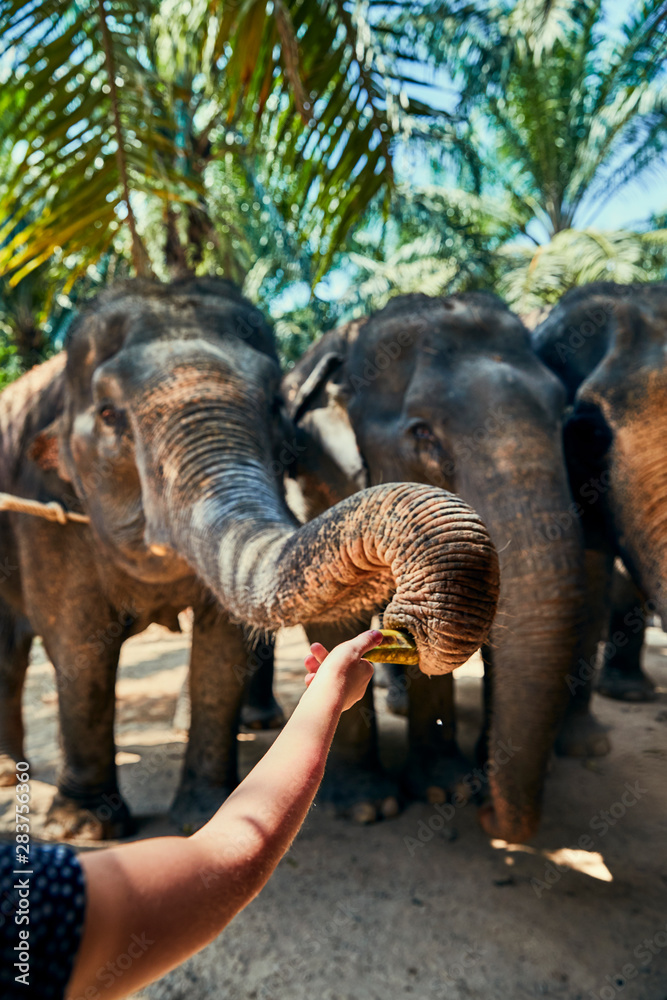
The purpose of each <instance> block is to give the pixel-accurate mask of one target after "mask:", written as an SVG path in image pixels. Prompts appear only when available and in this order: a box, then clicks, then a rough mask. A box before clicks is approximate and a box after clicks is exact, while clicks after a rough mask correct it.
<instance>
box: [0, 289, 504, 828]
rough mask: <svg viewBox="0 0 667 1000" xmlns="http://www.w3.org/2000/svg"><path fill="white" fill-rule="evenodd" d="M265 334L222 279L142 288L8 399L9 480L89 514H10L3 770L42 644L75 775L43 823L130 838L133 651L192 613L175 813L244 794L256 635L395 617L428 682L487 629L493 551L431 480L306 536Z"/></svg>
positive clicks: (98, 305) (5, 559)
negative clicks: (123, 668) (132, 640)
mask: <svg viewBox="0 0 667 1000" xmlns="http://www.w3.org/2000/svg"><path fill="white" fill-rule="evenodd" d="M279 383H280V370H279V367H278V364H277V360H276V355H275V349H274V344H273V339H272V333H271V331H270V329H269V328H268V326H267V325H266V323H265V321H264V319H263V318H262V316H261V314H260V313H259V312H258V311H257V310H256V309H254V308H253V307H252V306H251V305H250V303H248V302H247V301H246V300H245V299H244V298H243V297H242V296H241V295H240V293H239V292H238V291H237V290H236V289H235V288H234V287H233V286H231V285H230V284H228V283H226V282H223V281H219V280H214V279H191V280H187V281H182V282H175V283H173V284H171V285H159V284H154V283H147V282H130V283H128V284H126V285H121V286H118V287H116V288H114V289H111V290H109V291H107V292H105V293H103V294H102V295H100V296H98V298H97V299H95V300H94V301H93V302H92V304H91V305H90V306H89V307H88V308H87V309H86V310H85V311H84V312H83V314H82V315H81V316H80V318H79V319H78V321H77V323H76V325H75V327H74V329H73V331H72V334H71V337H70V339H69V343H68V347H67V351H66V352H64V353H62V354H59V355H58V356H56V357H54V358H53V359H51V360H50V361H48V362H46V363H45V364H43V365H41V366H40V367H37V368H34V369H33V370H32V371H31V372H29V373H28V374H27V375H25V376H24V377H23V378H21V379H20V380H19V381H18V382H16V383H15V384H13V385H12V386H10V387H9V388H8V389H6V390H5V391H4V392H3V393H2V396H1V397H0V435H1V436H0V490H2V491H5V492H9V493H12V494H15V495H18V496H21V497H26V498H33V499H36V500H40V501H52V500H55V501H58V502H60V503H61V504H62V505H63V506H64V507H65V508H67V509H69V510H75V511H80V512H84V513H85V514H86V515H88V516H89V518H90V524H89V525H87V524H75V523H71V522H70V523H68V524H67V525H64V526H63V525H60V524H57V523H50V522H48V521H44V520H40V519H37V518H33V517H30V516H28V515H26V514H19V513H11V514H2V515H0V543H1V549H0V566H2V567H3V569H2V573H1V574H0V750H1V751H2V755H1V756H0V765H1V767H2V780H3V781H4V782H5V783H11V781H12V780H13V776H14V762H15V761H16V760H21V759H22V758H23V754H24V750H23V724H22V719H21V690H22V685H23V680H24V675H25V671H26V667H27V662H28V653H29V649H30V643H31V640H32V637H33V635H35V634H39V635H41V636H42V637H43V639H44V644H45V647H46V649H47V651H48V654H49V656H50V658H51V659H52V661H53V663H54V665H55V669H56V676H57V685H58V698H59V712H60V727H61V737H62V750H63V763H62V767H61V769H60V773H59V777H58V796H57V799H56V801H55V802H54V805H53V807H52V810H51V822H52V832H53V833H54V834H55V835H57V836H69V835H73V834H75V833H78V834H79V835H81V834H83V835H87V836H89V837H91V838H101V837H105V836H109V835H114V836H117V835H119V834H123V833H125V832H127V830H128V829H129V828H130V817H129V813H128V810H127V808H126V806H125V803H124V802H123V800H122V798H121V796H120V794H119V791H118V785H117V777H116V768H115V748H114V736H113V723H114V683H115V675H116V668H117V662H118V654H119V650H120V647H121V645H122V643H123V641H124V640H125V639H126V638H127V637H128V636H130V635H132V634H134V633H136V632H139V631H141V630H142V629H144V628H145V627H146V626H147V625H148V624H149V623H150V622H151V621H160V622H165V623H167V624H174V623H175V621H176V614H177V613H178V611H179V610H181V609H183V608H185V607H188V606H191V607H193V609H194V629H193V640H192V652H191V661H190V686H191V698H192V722H191V729H190V738H189V743H188V746H187V751H186V755H185V762H184V766H183V772H182V777H181V783H180V787H179V790H178V794H177V798H176V802H175V807H174V809H175V814H176V816H177V817H179V818H181V819H182V818H183V817H185V816H191V815H192V813H193V811H194V812H195V813H197V814H200V813H203V814H206V813H207V812H209V811H210V810H211V809H212V808H213V807H214V806H215V805H217V804H218V803H219V802H220V801H221V800H222V799H223V798H224V796H225V795H226V794H227V793H228V792H229V790H230V789H231V788H233V787H234V785H235V783H236V781H237V773H236V739H235V736H236V723H237V718H238V712H239V705H240V699H241V694H242V683H241V681H240V679H239V678H240V675H242V672H243V670H242V667H243V664H244V663H245V657H246V651H245V649H244V644H243V631H242V628H241V624H240V623H245V624H247V625H248V626H251V627H254V628H255V629H256V630H267V631H271V630H274V629H276V628H278V627H279V626H282V625H287V624H295V623H298V622H302V621H308V620H311V619H319V620H323V621H327V620H331V619H332V618H335V619H339V618H340V617H349V618H350V620H354V619H355V618H362V617H367V615H368V612H369V611H371V610H373V609H376V608H381V607H382V606H383V605H385V604H388V606H387V607H386V608H385V612H384V614H385V619H386V621H387V622H390V623H392V624H393V625H395V626H396V627H400V628H405V629H407V630H408V631H409V632H411V633H412V635H413V636H414V639H415V641H416V644H417V647H418V650H419V654H420V666H421V669H422V670H423V671H424V672H425V674H439V673H441V672H446V671H449V670H452V669H454V668H455V667H456V666H457V665H458V664H459V663H461V662H462V661H463V660H464V659H465V658H466V656H467V655H468V654H469V653H470V652H471V651H472V650H474V649H475V647H476V646H478V645H479V643H480V641H482V639H483V638H484V636H485V634H486V633H487V631H488V629H489V626H490V623H491V620H492V617H493V613H494V610H495V603H496V596H497V586H498V581H497V559H496V555H495V551H494V549H493V545H492V543H491V542H490V539H489V536H488V533H487V531H486V529H485V527H484V526H483V524H482V522H481V521H480V519H479V517H478V516H477V515H476V514H475V513H474V512H473V511H472V510H471V509H470V508H469V507H468V506H467V505H466V504H465V503H463V502H462V501H460V500H459V499H458V498H456V497H454V496H452V495H451V494H449V493H446V492H444V491H442V490H439V489H433V488H430V487H424V486H422V487H419V486H416V487H414V486H406V485H404V484H400V483H399V484H388V485H384V486H382V487H379V488H376V489H372V490H366V491H364V492H363V493H360V494H358V495H357V496H354V497H351V498H349V499H348V500H346V501H344V502H343V503H342V504H339V505H338V506H337V507H335V508H334V509H332V510H330V511H328V512H326V513H325V514H324V515H323V516H322V517H321V518H318V519H317V520H316V521H314V522H312V523H311V524H308V525H306V526H305V527H299V526H298V525H297V524H296V522H295V520H294V518H293V517H292V516H291V515H290V513H289V512H288V509H287V507H286V505H285V502H284V497H283V493H282V485H281V484H282V474H283V471H284V463H285V458H284V455H285V454H287V453H288V448H287V445H288V444H289V443H290V442H291V441H292V440H293V438H292V433H293V432H292V429H291V428H290V425H289V423H288V421H287V420H286V417H285V414H284V412H283V408H282V406H281V398H280V393H279Z"/></svg>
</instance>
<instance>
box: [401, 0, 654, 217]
mask: <svg viewBox="0 0 667 1000" xmlns="http://www.w3.org/2000/svg"><path fill="white" fill-rule="evenodd" d="M627 14H628V0H607V2H606V4H605V20H606V22H607V25H608V28H609V30H610V32H614V30H615V29H616V28H618V27H620V25H621V24H622V23H623V22H624V21H625V19H626V17H627ZM409 70H410V73H411V74H412V75H415V76H417V75H419V74H420V72H421V74H422V76H423V79H424V81H425V84H426V85H425V86H424V88H423V89H422V88H421V87H419V86H415V85H414V84H413V85H411V86H410V87H409V91H410V94H411V95H412V96H414V97H415V98H417V99H419V98H422V99H424V100H426V101H427V102H428V103H430V104H432V105H434V106H436V107H440V108H442V109H443V110H445V111H453V110H454V108H455V106H456V91H455V89H454V88H453V87H452V85H451V80H450V78H449V76H448V75H447V74H446V73H445V72H444V71H436V72H434V71H433V69H431V68H430V67H427V66H425V65H424V66H423V67H421V71H420V69H419V68H416V67H415V66H414V64H411V65H410V67H409ZM434 85H435V86H434ZM410 160H411V171H412V172H411V176H412V178H413V180H416V181H417V182H418V183H419V182H420V181H422V180H424V181H425V180H426V174H427V172H426V171H425V173H424V177H423V178H421V177H415V174H414V161H413V158H410ZM418 172H419V171H418ZM663 212H667V162H666V163H665V164H664V165H663V167H662V168H658V169H653V170H651V171H649V172H647V173H645V174H644V175H643V176H641V177H640V178H638V179H637V180H636V181H634V182H632V183H629V184H627V185H626V186H625V187H624V188H623V190H622V192H620V193H619V194H617V195H615V196H614V197H613V198H610V200H609V202H607V203H606V204H604V205H603V206H602V207H599V206H598V209H597V211H596V212H595V213H594V214H589V215H587V214H586V211H585V207H584V210H583V212H582V214H581V217H580V218H578V219H577V222H578V224H579V225H594V226H595V227H596V228H598V229H625V228H628V229H629V228H633V227H635V226H640V225H641V224H642V223H644V222H645V221H646V220H647V219H648V218H649V217H650V216H651V215H652V214H661V213H663Z"/></svg>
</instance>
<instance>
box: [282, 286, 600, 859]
mask: <svg viewBox="0 0 667 1000" xmlns="http://www.w3.org/2000/svg"><path fill="white" fill-rule="evenodd" d="M284 391H285V395H286V399H287V401H288V404H289V406H290V412H291V415H292V416H293V419H294V420H295V422H296V423H297V426H298V428H299V433H300V435H301V437H300V439H299V440H300V441H301V443H302V447H303V448H304V449H305V448H306V446H307V451H303V452H300V453H299V456H298V461H297V467H296V478H297V484H298V487H299V489H298V495H297V498H296V500H295V503H297V504H299V503H300V504H301V508H302V516H303V517H304V518H308V517H313V516H315V515H317V514H319V513H320V512H321V511H322V510H324V509H326V508H327V507H328V506H330V505H331V504H332V503H334V502H336V501H338V500H339V499H340V498H341V497H343V496H346V495H350V494H354V493H355V491H356V490H359V489H361V488H363V487H366V486H368V485H371V484H380V483H384V482H388V481H389V482H390V481H395V480H403V481H411V482H421V483H432V484H434V485H438V486H443V487H446V488H447V489H450V490H454V491H455V492H456V493H458V494H459V495H460V496H462V497H463V498H464V499H465V500H467V501H468V503H471V504H472V505H474V507H475V508H476V509H477V510H479V511H480V513H481V514H482V517H483V518H484V521H485V523H486V524H487V526H488V528H489V531H490V533H491V537H492V538H493V540H494V542H495V545H496V548H497V550H498V553H499V560H500V570H501V590H500V602H499V606H498V615H497V617H496V622H495V624H494V626H493V629H492V633H491V638H490V642H489V644H488V646H487V647H486V648H485V650H484V657H485V663H486V668H487V672H486V688H487V692H488V689H489V685H492V688H493V694H492V699H491V701H490V702H489V700H488V699H487V720H486V723H485V731H484V732H483V734H482V737H481V739H480V744H479V755H480V757H481V758H483V759H486V760H487V761H488V762H490V764H491V770H490V771H489V775H490V780H489V784H490V792H491V805H488V804H487V805H485V806H483V808H482V812H481V819H482V823H483V825H484V827H485V829H486V830H487V832H488V833H489V834H490V835H492V836H500V837H504V838H505V839H507V840H511V841H523V840H526V839H527V838H528V837H530V836H531V835H532V834H533V833H534V832H535V830H536V828H537V825H538V822H539V815H540V800H541V795H542V788H543V782H544V775H545V769H546V766H547V761H548V758H549V755H550V753H551V750H552V747H553V742H554V737H555V735H556V731H557V729H558V726H559V724H560V721H561V718H562V715H563V712H564V709H565V705H566V702H567V687H566V683H565V676H566V674H567V671H568V669H569V667H570V664H571V661H572V658H573V656H574V655H575V653H576V650H577V648H578V646H577V644H578V641H579V637H580V633H581V627H582V623H583V608H582V596H583V545H582V538H581V534H580V531H579V525H578V524H577V523H576V522H575V521H571V522H570V524H569V526H568V527H567V529H566V530H563V531H561V532H559V538H558V541H557V542H555V543H552V542H551V541H550V538H549V528H550V526H551V525H552V524H553V523H557V524H558V523H560V521H561V518H562V517H563V516H564V515H565V514H566V513H567V511H568V510H569V507H570V504H571V496H570V492H569V488H568V481H567V473H566V469H565V463H564V459H563V452H562V444H561V418H562V414H563V409H564V393H563V389H562V386H561V385H560V384H559V382H558V380H557V379H555V378H554V376H553V374H552V373H551V372H550V371H549V370H548V369H547V368H546V367H545V366H544V365H543V364H542V363H541V362H540V361H539V359H538V358H537V357H536V355H535V354H534V352H533V351H532V349H531V345H530V338H529V334H528V331H527V330H526V329H525V327H524V326H523V325H522V323H521V322H520V320H519V319H518V317H517V316H515V315H514V314H513V313H512V312H510V310H509V309H508V308H507V307H506V306H505V305H504V304H503V303H502V302H501V300H500V299H498V298H496V297H495V296H493V295H491V294H487V293H469V294H462V295H452V296H450V297H448V298H430V297H428V296H426V295H417V294H415V295H405V296H399V297H397V298H395V299H393V300H392V301H390V302H389V304H388V305H387V306H386V307H385V308H384V309H382V310H381V311H380V312H378V313H376V314H375V315H373V316H372V317H371V318H370V319H368V320H366V321H360V322H354V323H350V324H348V325H347V326H344V327H341V328H339V329H337V330H334V331H331V332H330V333H327V334H325V335H324V336H323V337H322V339H321V340H320V341H319V342H318V343H317V344H316V345H315V346H314V347H313V348H311V350H310V351H309V352H308V353H307V354H306V355H305V356H304V357H303V358H302V359H301V360H300V361H299V362H298V363H297V365H296V366H295V368H294V369H293V371H291V372H290V373H289V374H288V375H287V376H286V377H285V380H284ZM295 509H296V508H295ZM407 683H408V697H409V709H408V712H409V741H410V762H409V768H408V776H407V784H408V789H409V792H410V793H411V794H413V795H417V796H419V795H421V796H424V795H425V796H426V797H430V796H431V794H432V792H433V789H434V788H436V789H437V787H438V786H443V785H446V784H447V783H448V782H450V783H451V779H452V775H453V772H455V770H456V768H457V767H458V766H459V765H458V764H457V756H458V751H457V747H456V738H455V735H456V734H455V722H454V704H453V687H452V678H451V677H443V678H437V679H436V683H437V684H438V686H439V694H438V699H434V698H433V696H432V692H430V691H429V689H428V686H427V685H424V684H423V683H422V682H421V679H420V678H418V677H416V678H408V680H407ZM489 712H490V715H489ZM438 721H439V723H440V724H438ZM424 734H430V737H431V738H430V740H429V741H426V740H425V739H424ZM348 736H349V738H348V742H347V747H346V748H339V750H338V752H339V754H340V756H341V757H342V758H343V759H344V760H346V761H349V760H350V759H353V760H356V761H357V762H359V763H360V764H363V762H364V761H368V760H369V759H372V754H371V751H370V749H369V745H368V744H369V740H371V739H372V738H373V734H372V733H369V729H368V727H365V728H364V727H363V726H361V725H358V726H357V727H354V726H350V731H349V734H348ZM568 736H569V734H568V733H567V732H563V733H561V740H562V741H563V743H564V744H567V740H568ZM508 746H511V747H512V748H517V747H518V748H520V749H519V750H517V751H516V752H513V753H512V754H510V758H509V760H507V759H505V760H504V761H501V763H500V764H498V759H497V752H498V748H499V747H508ZM452 764H454V767H452ZM459 773H460V771H459Z"/></svg>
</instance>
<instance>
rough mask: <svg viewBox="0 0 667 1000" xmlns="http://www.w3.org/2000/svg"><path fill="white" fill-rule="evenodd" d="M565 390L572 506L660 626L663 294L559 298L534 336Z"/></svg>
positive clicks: (665, 368)
mask: <svg viewBox="0 0 667 1000" xmlns="http://www.w3.org/2000/svg"><path fill="white" fill-rule="evenodd" d="M534 343H535V348H536V350H537V351H538V352H539V354H540V356H541V357H542V358H543V360H544V361H545V362H546V363H547V364H548V365H549V366H550V367H551V368H552V369H553V370H554V371H555V372H556V373H557V374H558V375H559V376H560V378H561V379H562V381H563V383H564V384H565V386H566V387H567V391H568V397H569V402H570V404H571V412H570V416H569V419H568V421H567V423H566V425H565V447H566V453H567V456H568V461H569V463H570V469H571V476H572V485H573V493H574V499H575V501H576V502H577V503H578V504H579V505H580V507H581V511H582V516H583V517H584V518H585V521H586V524H587V526H590V531H589V532H588V533H587V534H588V535H590V536H591V539H592V544H596V540H597V539H598V538H599V535H602V536H603V537H604V538H607V539H612V544H613V545H616V546H617V547H618V551H619V553H620V555H621V556H622V558H623V561H624V562H625V564H626V566H627V567H628V568H629V570H630V571H631V573H632V575H633V576H634V578H635V580H636V582H637V584H638V586H639V587H640V589H641V590H642V591H643V592H644V594H645V595H646V596H647V597H650V598H651V599H652V600H653V601H654V602H655V606H656V608H657V610H658V611H659V613H660V614H661V616H662V619H663V622H667V507H666V505H665V494H666V492H667V445H666V444H665V441H666V439H667V285H665V284H662V285H616V284H614V283H612V282H600V283H596V284H592V285H585V286H583V287H582V288H577V289H573V290H572V291H571V292H568V293H567V294H566V295H565V296H564V297H563V298H562V299H561V301H560V303H559V304H558V305H557V306H556V307H555V308H554V309H553V310H552V312H551V313H550V314H549V316H548V317H547V319H546V320H545V321H544V323H542V324H541V325H540V326H539V327H538V328H537V329H536V330H535V332H534Z"/></svg>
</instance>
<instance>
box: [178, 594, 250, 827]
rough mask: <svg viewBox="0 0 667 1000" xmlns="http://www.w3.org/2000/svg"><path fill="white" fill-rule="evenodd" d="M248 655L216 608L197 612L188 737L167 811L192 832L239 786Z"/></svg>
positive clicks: (234, 629)
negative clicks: (239, 746)
mask: <svg viewBox="0 0 667 1000" xmlns="http://www.w3.org/2000/svg"><path fill="white" fill-rule="evenodd" d="M247 656H248V650H247V646H246V643H245V641H244V635H243V629H242V628H241V627H240V626H239V625H232V624H231V622H230V621H229V619H228V618H226V617H225V615H224V613H223V612H222V611H221V610H220V608H219V607H218V606H217V605H207V606H206V607H202V608H195V614H194V623H193V628H192V650H191V653H190V704H191V718H190V736H189V740H188V745H187V750H186V752H185V760H184V762H183V771H182V774H181V781H180V785H179V788H178V791H177V793H176V798H175V799H174V802H173V805H172V807H171V810H170V815H171V818H172V820H173V821H174V822H175V823H176V824H177V825H178V826H179V827H181V828H184V827H186V828H191V829H196V828H197V827H199V826H201V825H203V823H205V822H206V820H208V819H210V817H211V816H212V815H213V813H214V812H215V810H216V809H217V808H218V807H219V806H220V805H221V803H222V802H224V800H225V799H226V798H227V796H228V795H229V794H230V792H232V791H233V790H234V788H236V786H237V784H238V770H237V740H236V736H237V732H238V724H239V715H240V711H241V700H242V697H243V690H244V683H245V676H246V663H247Z"/></svg>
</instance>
